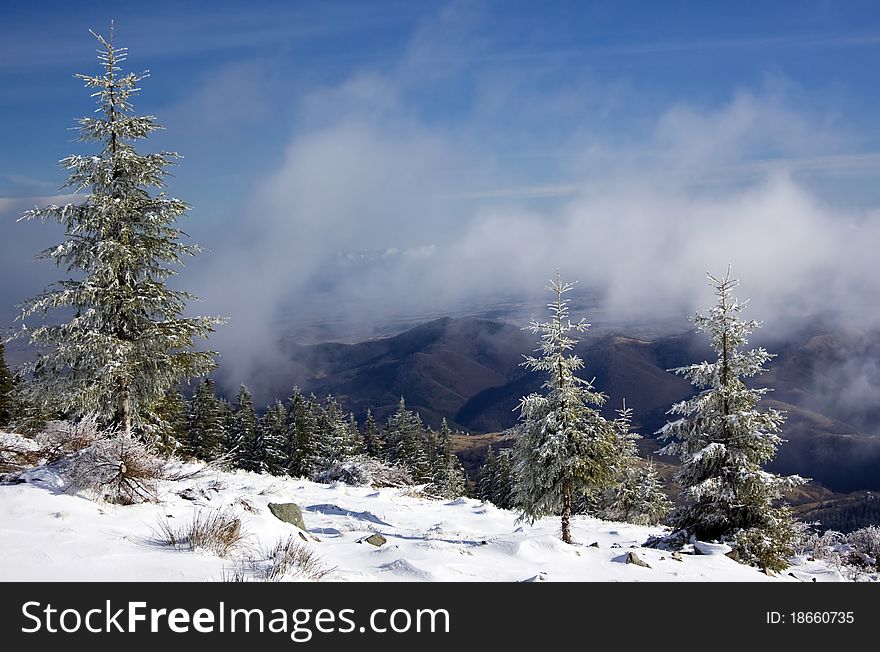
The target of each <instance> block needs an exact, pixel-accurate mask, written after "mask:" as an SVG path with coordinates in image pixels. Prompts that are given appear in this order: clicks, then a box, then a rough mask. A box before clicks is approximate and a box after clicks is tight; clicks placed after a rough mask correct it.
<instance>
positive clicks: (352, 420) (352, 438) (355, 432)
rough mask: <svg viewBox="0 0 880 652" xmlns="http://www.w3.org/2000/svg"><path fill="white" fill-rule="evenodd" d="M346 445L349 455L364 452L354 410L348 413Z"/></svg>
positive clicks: (362, 440)
mask: <svg viewBox="0 0 880 652" xmlns="http://www.w3.org/2000/svg"><path fill="white" fill-rule="evenodd" d="M346 446H347V448H348V451H347V454H348V455H349V456H353V455H363V454H364V453H365V452H366V451H365V450H364V436H363V434H362V433H361V431H360V429H359V428H358V424H357V417H355V416H354V412H349V413H348V441H347V442H346Z"/></svg>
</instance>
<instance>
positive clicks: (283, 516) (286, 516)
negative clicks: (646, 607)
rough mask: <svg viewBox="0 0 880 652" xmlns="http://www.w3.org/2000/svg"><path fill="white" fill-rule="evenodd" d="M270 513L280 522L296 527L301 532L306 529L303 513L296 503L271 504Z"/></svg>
mask: <svg viewBox="0 0 880 652" xmlns="http://www.w3.org/2000/svg"><path fill="white" fill-rule="evenodd" d="M269 511H270V512H272V515H273V516H274V517H275V518H277V519H278V520H280V521H284V522H285V523H290V524H291V525H295V526H296V527H298V528H299V529H300V530H305V529H306V524H305V522H304V521H303V515H302V511H301V510H300V508H299V505H297V504H296V503H269Z"/></svg>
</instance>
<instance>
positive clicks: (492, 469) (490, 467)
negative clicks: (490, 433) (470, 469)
mask: <svg viewBox="0 0 880 652" xmlns="http://www.w3.org/2000/svg"><path fill="white" fill-rule="evenodd" d="M497 473H498V460H497V459H496V457H495V450H494V449H493V448H492V446H491V445H490V446H489V450H487V451H486V459H485V461H484V462H483V465H482V466H481V467H480V472H479V474H478V475H477V498H479V499H480V500H486V501H489V502H490V503H491V502H492V498H493V495H492V490H493V486H494V484H495V476H496V475H497Z"/></svg>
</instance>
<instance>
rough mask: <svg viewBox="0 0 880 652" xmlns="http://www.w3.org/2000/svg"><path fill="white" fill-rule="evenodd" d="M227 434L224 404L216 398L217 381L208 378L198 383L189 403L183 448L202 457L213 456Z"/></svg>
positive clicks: (209, 457) (208, 458)
mask: <svg viewBox="0 0 880 652" xmlns="http://www.w3.org/2000/svg"><path fill="white" fill-rule="evenodd" d="M226 437H227V423H226V418H225V415H224V413H223V406H222V404H221V402H220V400H219V399H218V398H217V391H216V389H215V387H214V381H213V380H211V379H210V378H206V379H205V380H204V381H202V382H201V383H199V386H198V387H197V388H196V391H195V392H194V393H193V397H192V400H191V401H190V406H189V422H188V424H187V436H186V438H185V441H183V442H181V443H182V444H183V447H182V448H183V452H184V453H185V454H187V455H191V456H193V457H197V458H199V459H202V460H213V459H215V458H216V457H217V456H218V455H219V454H220V453H221V452H222V451H221V448H222V446H223V444H224V442H225V439H226Z"/></svg>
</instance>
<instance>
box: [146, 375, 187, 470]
mask: <svg viewBox="0 0 880 652" xmlns="http://www.w3.org/2000/svg"><path fill="white" fill-rule="evenodd" d="M154 412H155V418H156V425H155V437H154V440H155V442H154V443H155V445H156V448H157V449H158V450H159V451H160V452H162V453H164V454H166V455H173V454H174V453H175V452H176V451H177V450H178V449H179V448H181V447H182V446H183V445H184V443H185V442H186V440H187V437H188V435H189V405H187V402H186V399H185V398H184V397H183V394H182V393H181V391H180V388H179V387H174V388H170V389H169V390H168V391H167V392H165V396H163V397H162V400H160V401H159V404H158V405H157V406H156V409H155V411H154Z"/></svg>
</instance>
